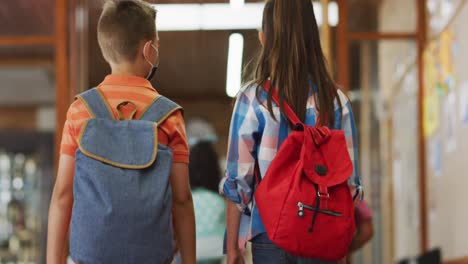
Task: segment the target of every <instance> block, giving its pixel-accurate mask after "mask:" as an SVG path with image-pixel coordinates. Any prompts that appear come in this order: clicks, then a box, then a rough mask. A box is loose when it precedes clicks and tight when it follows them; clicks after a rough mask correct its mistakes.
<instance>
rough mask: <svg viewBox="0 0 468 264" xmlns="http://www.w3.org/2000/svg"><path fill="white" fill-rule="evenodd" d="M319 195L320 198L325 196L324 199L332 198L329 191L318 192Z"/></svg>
mask: <svg viewBox="0 0 468 264" xmlns="http://www.w3.org/2000/svg"><path fill="white" fill-rule="evenodd" d="M317 196H318V197H320V198H324V199H329V198H330V194H329V193H328V192H326V193H321V192H317Z"/></svg>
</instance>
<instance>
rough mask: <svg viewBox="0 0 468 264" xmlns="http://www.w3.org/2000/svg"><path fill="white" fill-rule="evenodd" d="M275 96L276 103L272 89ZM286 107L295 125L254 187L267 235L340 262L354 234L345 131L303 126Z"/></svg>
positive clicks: (293, 249) (295, 251)
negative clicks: (255, 187) (256, 186)
mask: <svg viewBox="0 0 468 264" xmlns="http://www.w3.org/2000/svg"><path fill="white" fill-rule="evenodd" d="M269 86H270V84H269V83H267V85H266V86H265V89H266V90H267V91H268V90H269V89H270V87H269ZM273 100H274V101H275V103H276V104H277V105H279V100H278V95H277V92H276V91H274V92H273ZM284 111H285V114H286V115H287V117H288V119H289V121H290V122H291V124H292V125H293V130H292V132H291V133H290V134H289V136H288V137H287V138H286V140H285V141H284V142H283V144H282V145H281V147H280V149H279V151H278V153H277V154H276V156H275V158H274V159H273V161H272V163H271V165H270V167H269V168H268V170H267V172H266V174H265V177H264V178H263V179H262V181H261V182H260V184H259V186H258V188H257V189H256V191H255V201H256V205H257V207H258V211H259V213H260V217H261V219H262V221H263V224H264V225H265V228H266V231H267V235H268V237H269V238H270V240H271V241H272V242H273V243H274V244H276V245H277V246H278V247H280V248H282V249H284V250H285V251H286V252H288V253H290V254H292V255H295V256H300V257H305V258H314V259H320V260H325V261H339V260H341V259H342V258H344V257H345V256H346V255H347V253H348V249H349V246H350V244H351V241H352V239H353V236H354V233H355V222H354V202H353V198H352V195H351V193H350V190H349V187H348V184H347V180H348V178H349V177H350V176H351V175H352V171H353V164H352V162H351V159H350V157H349V153H348V150H347V146H346V139H345V136H344V132H343V131H341V130H330V129H329V128H328V127H312V126H307V125H305V124H304V123H303V122H301V121H300V120H299V118H298V117H297V116H296V114H295V113H294V111H293V110H292V109H291V107H290V106H289V105H287V104H286V103H284Z"/></svg>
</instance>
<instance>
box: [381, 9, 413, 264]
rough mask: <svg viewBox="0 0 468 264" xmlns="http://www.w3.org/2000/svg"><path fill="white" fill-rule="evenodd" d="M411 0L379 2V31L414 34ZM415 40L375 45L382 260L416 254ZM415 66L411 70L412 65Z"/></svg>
mask: <svg viewBox="0 0 468 264" xmlns="http://www.w3.org/2000/svg"><path fill="white" fill-rule="evenodd" d="M416 15H417V12H416V1H415V0H410V1H408V0H385V1H382V4H381V7H380V17H379V31H380V32H384V33H388V32H404V33H414V32H415V31H416V29H417V28H416V22H417V21H416V17H417V16H416ZM415 61H416V42H415V41H414V40H385V41H380V42H379V64H378V67H379V71H378V74H379V85H380V87H379V88H380V95H381V99H382V103H383V106H382V107H383V112H382V116H381V118H382V119H381V126H382V127H383V128H385V129H382V133H381V143H382V150H383V151H382V153H383V154H382V156H383V159H382V162H383V166H382V167H383V168H384V169H383V174H384V175H385V176H386V177H385V178H384V179H383V180H382V198H381V199H382V205H381V206H382V226H383V227H384V228H385V231H384V237H385V239H384V260H385V263H390V261H392V260H399V259H402V258H406V257H410V256H415V255H418V254H419V253H420V236H421V230H420V215H419V193H418V190H419V180H418V178H419V168H418V158H419V157H418V151H417V150H418V144H417V142H418V141H417V138H418V128H417V118H418V108H417V99H418V89H417V88H418V79H417V67H416V66H414V64H415ZM411 65H413V66H411Z"/></svg>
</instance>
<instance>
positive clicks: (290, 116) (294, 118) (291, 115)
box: [264, 81, 303, 126]
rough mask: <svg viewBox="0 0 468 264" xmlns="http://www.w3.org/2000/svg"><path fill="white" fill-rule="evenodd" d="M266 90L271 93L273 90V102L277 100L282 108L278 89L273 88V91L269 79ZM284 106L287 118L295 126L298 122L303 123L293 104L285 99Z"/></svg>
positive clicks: (276, 102)
mask: <svg viewBox="0 0 468 264" xmlns="http://www.w3.org/2000/svg"><path fill="white" fill-rule="evenodd" d="M264 88H265V91H266V92H267V93H270V92H271V95H272V96H271V98H272V99H273V102H275V104H277V105H278V107H280V108H281V104H280V100H279V96H278V91H277V90H276V89H273V90H272V91H270V90H271V82H270V81H267V82H266V83H265V87H264ZM283 108H284V114H285V115H286V118H287V119H288V120H289V122H290V123H291V124H292V125H293V126H295V125H297V124H303V123H302V121H301V120H300V119H299V117H297V115H296V113H294V110H293V109H292V108H291V106H289V104H288V103H287V102H284V101H283Z"/></svg>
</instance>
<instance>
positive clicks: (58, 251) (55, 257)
mask: <svg viewBox="0 0 468 264" xmlns="http://www.w3.org/2000/svg"><path fill="white" fill-rule="evenodd" d="M74 170H75V159H74V158H73V157H71V156H68V155H61V156H60V161H59V168H58V174H57V179H56V181H55V186H54V191H53V193H52V199H51V202H50V209H49V225H48V231H47V263H48V264H60V263H62V261H63V259H64V257H66V256H67V255H65V254H67V253H68V252H65V250H66V244H67V237H68V229H69V226H70V218H71V212H72V207H73V174H74Z"/></svg>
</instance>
